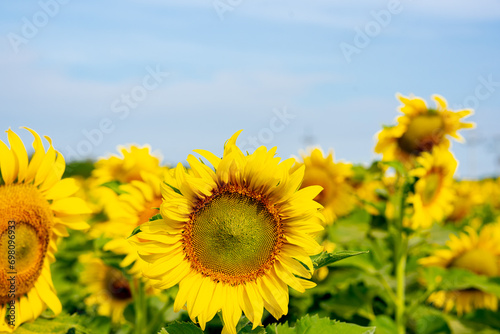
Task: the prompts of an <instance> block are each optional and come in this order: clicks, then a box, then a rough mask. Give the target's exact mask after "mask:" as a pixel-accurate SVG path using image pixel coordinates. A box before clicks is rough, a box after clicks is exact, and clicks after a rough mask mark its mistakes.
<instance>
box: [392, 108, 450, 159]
mask: <svg viewBox="0 0 500 334" xmlns="http://www.w3.org/2000/svg"><path fill="white" fill-rule="evenodd" d="M443 136H444V122H443V119H442V118H441V116H439V115H436V114H435V113H430V114H426V115H420V116H417V117H415V118H413V119H412V120H411V121H410V124H408V128H407V130H406V132H405V133H404V134H403V136H402V137H401V138H399V139H398V144H399V147H400V148H401V149H403V150H404V151H406V152H407V153H410V154H414V155H419V154H420V153H422V152H430V151H431V150H432V148H433V147H434V145H437V144H439V143H440V142H441V141H442V140H443Z"/></svg>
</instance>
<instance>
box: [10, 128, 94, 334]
mask: <svg viewBox="0 0 500 334" xmlns="http://www.w3.org/2000/svg"><path fill="white" fill-rule="evenodd" d="M25 129H26V130H28V131H29V132H31V134H32V135H33V136H34V138H35V140H34V142H33V148H34V150H35V152H34V154H33V156H32V157H31V159H28V154H27V152H26V148H25V146H24V144H23V142H22V141H21V139H20V138H19V136H18V135H17V134H16V133H14V132H13V131H12V130H10V129H9V130H7V135H8V140H9V143H10V147H11V148H10V149H9V148H8V147H7V145H6V144H5V143H4V142H3V141H0V169H1V175H2V178H1V180H0V249H1V250H2V251H1V255H0V315H1V320H0V329H1V330H2V331H13V330H14V329H15V328H17V327H18V326H19V325H20V324H22V323H24V322H27V321H31V320H34V319H36V318H37V317H38V316H39V315H40V314H41V313H42V312H43V311H44V310H45V308H46V307H47V306H48V307H49V308H50V309H51V310H52V311H53V312H54V313H55V314H58V313H60V312H61V303H60V302H59V299H58V298H57V295H56V292H55V289H54V286H53V284H52V278H51V272H50V263H52V262H54V261H55V258H54V253H55V252H56V251H57V248H56V241H57V239H58V237H64V236H67V235H68V232H67V230H66V228H67V227H69V228H71V229H76V230H81V229H86V228H88V225H87V223H85V221H84V220H83V218H84V216H82V215H86V214H89V213H90V209H89V208H88V206H87V205H86V203H85V202H84V201H83V200H82V199H80V198H76V197H72V195H73V194H74V193H75V192H77V191H78V186H77V184H76V182H75V180H73V179H71V178H67V179H61V177H62V175H63V173H64V169H65V167H66V165H65V161H64V158H63V156H62V155H61V154H60V153H59V152H57V151H56V150H55V149H54V147H53V146H52V140H51V139H50V138H49V137H45V139H46V140H47V141H48V142H49V149H48V150H47V152H46V151H45V148H44V146H43V143H42V139H41V138H40V136H39V135H38V134H37V133H36V132H35V131H33V130H31V129H28V128H25ZM11 316H12V317H11ZM13 319H15V320H13ZM10 320H13V321H10Z"/></svg>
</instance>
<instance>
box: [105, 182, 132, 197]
mask: <svg viewBox="0 0 500 334" xmlns="http://www.w3.org/2000/svg"><path fill="white" fill-rule="evenodd" d="M121 185H122V183H121V182H120V181H116V180H113V181H109V182H106V183H103V184H101V186H102V187H107V188H109V189H111V190H113V191H114V192H115V193H117V194H118V195H121V194H128V193H127V192H126V191H123V190H121V189H120V186H121Z"/></svg>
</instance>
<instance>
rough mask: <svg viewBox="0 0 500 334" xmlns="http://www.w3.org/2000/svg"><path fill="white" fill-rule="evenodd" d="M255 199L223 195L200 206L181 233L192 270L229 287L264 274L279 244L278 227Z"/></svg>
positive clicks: (276, 219) (270, 210) (266, 207)
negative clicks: (193, 267)
mask: <svg viewBox="0 0 500 334" xmlns="http://www.w3.org/2000/svg"><path fill="white" fill-rule="evenodd" d="M256 197H257V196H255V197H254V196H251V195H249V194H240V193H234V192H229V191H224V192H222V193H219V194H215V195H212V196H211V197H209V198H208V199H207V200H205V201H204V202H203V204H202V205H200V207H199V208H198V210H197V211H196V212H195V213H194V214H193V216H192V219H191V221H190V224H188V228H187V230H186V231H185V245H186V246H187V247H186V253H187V255H188V257H189V258H191V260H192V263H194V266H195V269H197V270H198V271H199V272H201V273H202V274H204V275H206V276H209V277H212V278H213V279H214V281H222V282H227V283H231V284H239V283H243V282H246V281H248V280H252V279H255V278H256V277H258V276H259V275H261V274H263V273H264V272H265V271H267V269H268V268H269V267H270V266H271V264H272V263H273V261H274V258H275V254H276V252H277V248H279V247H277V246H278V245H279V244H280V243H281V238H280V233H281V223H280V221H279V216H278V214H277V213H276V212H275V210H274V209H273V208H271V207H270V206H269V205H267V204H266V203H265V202H264V201H263V200H262V199H258V198H256Z"/></svg>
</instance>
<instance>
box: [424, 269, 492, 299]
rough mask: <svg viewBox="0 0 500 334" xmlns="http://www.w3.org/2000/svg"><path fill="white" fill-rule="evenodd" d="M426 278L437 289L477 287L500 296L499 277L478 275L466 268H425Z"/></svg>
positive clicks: (453, 289)
mask: <svg viewBox="0 0 500 334" xmlns="http://www.w3.org/2000/svg"><path fill="white" fill-rule="evenodd" d="M424 278H425V281H426V282H428V284H433V285H434V286H433V288H434V289H436V290H446V291H455V290H467V289H477V290H481V291H485V292H488V293H491V294H494V295H495V296H497V297H500V279H499V278H497V277H487V276H483V275H476V274H474V273H473V272H471V271H468V270H466V269H460V268H450V269H445V268H439V267H429V268H426V269H425V270H424Z"/></svg>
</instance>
